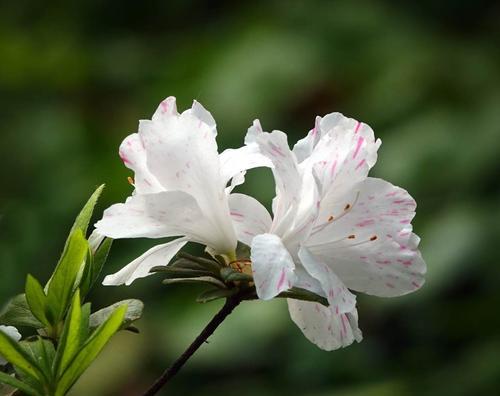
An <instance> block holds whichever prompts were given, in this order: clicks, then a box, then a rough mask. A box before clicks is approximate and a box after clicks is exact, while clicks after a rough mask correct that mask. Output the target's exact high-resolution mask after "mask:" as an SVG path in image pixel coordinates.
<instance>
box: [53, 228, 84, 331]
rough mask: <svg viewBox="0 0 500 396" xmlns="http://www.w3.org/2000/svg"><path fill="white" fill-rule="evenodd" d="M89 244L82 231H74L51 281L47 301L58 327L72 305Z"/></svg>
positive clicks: (54, 322) (54, 323)
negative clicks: (72, 298)
mask: <svg viewBox="0 0 500 396" xmlns="http://www.w3.org/2000/svg"><path fill="white" fill-rule="evenodd" d="M88 249H89V247H88V242H87V240H86V239H85V238H84V237H83V233H82V231H81V230H80V229H77V230H75V231H73V233H72V234H71V236H70V239H69V243H68V246H67V248H66V249H65V252H64V253H63V256H62V258H61V261H60V262H59V265H58V267H57V268H56V271H55V272H54V275H53V276H52V279H51V281H50V284H49V287H48V291H47V300H48V306H49V310H50V312H51V313H52V315H53V316H54V317H53V318H49V320H50V319H52V321H51V323H52V324H53V325H56V324H57V323H58V322H59V321H60V320H61V319H62V317H63V316H64V313H65V312H66V310H67V308H68V305H69V303H70V299H71V294H72V293H73V289H74V287H75V281H76V278H77V276H78V273H79V271H80V268H81V266H82V264H83V261H84V260H85V257H86V255H87V251H88Z"/></svg>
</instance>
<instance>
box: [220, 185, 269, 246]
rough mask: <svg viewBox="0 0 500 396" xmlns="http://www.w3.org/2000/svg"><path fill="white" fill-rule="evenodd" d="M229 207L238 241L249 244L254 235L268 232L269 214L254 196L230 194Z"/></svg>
mask: <svg viewBox="0 0 500 396" xmlns="http://www.w3.org/2000/svg"><path fill="white" fill-rule="evenodd" d="M229 208H230V210H231V212H230V214H231V219H232V220H233V225H234V229H235V231H236V236H237V237H238V240H239V241H241V242H243V243H245V244H247V245H248V246H250V245H251V244H252V239H253V238H254V236H256V235H259V234H265V233H266V232H269V230H270V228H271V224H272V219H271V215H270V214H269V212H268V211H267V209H266V208H265V207H264V206H263V205H262V204H261V203H260V202H259V201H257V200H256V199H255V198H253V197H250V196H248V195H245V194H231V195H230V196H229Z"/></svg>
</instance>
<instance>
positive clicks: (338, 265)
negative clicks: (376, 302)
mask: <svg viewBox="0 0 500 396" xmlns="http://www.w3.org/2000/svg"><path fill="white" fill-rule="evenodd" d="M246 143H247V144H248V145H255V144H256V145H258V147H259V150H260V151H261V153H262V154H263V155H265V156H266V157H268V158H269V159H270V160H271V161H272V163H273V174H274V177H275V180H276V197H275V199H274V200H273V215H274V217H273V218H271V216H270V215H269V213H268V212H267V210H266V209H265V208H264V207H263V206H262V205H261V204H260V203H259V202H258V201H256V200H255V199H253V198H251V197H248V196H243V195H238V194H233V195H232V196H231V197H230V207H231V213H232V214H233V221H234V222H235V227H236V229H237V231H238V239H239V240H241V241H242V242H244V243H246V244H248V245H249V246H251V262H252V264H251V265H252V272H253V278H254V281H255V287H256V290H257V294H258V296H259V298H261V299H263V300H268V299H271V298H273V297H275V296H277V295H278V294H280V293H282V292H284V291H286V290H288V289H290V288H292V287H298V288H302V289H306V290H309V291H312V292H314V293H316V294H319V295H320V296H323V297H325V298H326V299H327V300H328V307H326V306H324V305H322V304H319V303H314V302H307V301H300V300H296V299H288V307H289V312H290V316H291V318H292V320H293V321H294V322H295V323H296V324H297V325H298V326H299V328H300V329H301V330H302V332H303V333H304V335H305V336H306V337H307V338H308V339H309V340H310V341H312V342H313V343H315V344H317V345H318V346H319V347H320V348H322V349H325V350H333V349H336V348H339V347H343V346H346V345H349V344H351V343H352V342H353V341H354V340H357V341H360V340H361V338H362V337H361V331H360V330H359V328H358V323H357V320H358V315H357V310H356V296H355V295H354V294H353V293H352V292H351V291H350V290H352V291H356V292H363V293H367V294H371V295H375V296H380V297H394V296H400V295H403V294H406V293H410V292H412V291H414V290H417V289H418V288H420V287H421V286H422V284H423V282H424V280H423V275H424V273H425V271H426V266H425V263H424V261H423V260H422V257H421V255H420V253H419V251H418V243H419V238H418V237H417V236H416V235H415V234H413V233H412V226H411V220H412V218H413V216H414V215H415V208H416V204H415V201H414V200H413V198H412V197H411V196H410V195H409V194H408V193H407V192H406V191H405V190H403V189H401V188H398V187H395V186H393V185H392V184H390V183H388V182H386V181H384V180H381V179H376V178H371V177H368V172H369V170H370V168H371V167H372V166H373V165H374V164H375V162H376V160H377V150H378V148H379V146H380V140H375V137H374V133H373V130H372V129H371V128H370V127H369V126H368V125H366V124H364V123H361V122H358V121H356V120H354V119H351V118H347V117H344V116H343V115H342V114H340V113H332V114H328V115H327V116H325V117H323V118H321V117H317V119H316V123H315V127H314V128H313V129H312V130H311V131H310V132H309V134H308V135H307V136H306V137H305V138H304V139H302V140H300V141H299V142H298V143H297V144H296V145H295V146H294V148H293V150H290V149H289V146H288V142H287V136H286V135H285V134H284V133H283V132H280V131H273V132H272V133H267V132H263V131H262V128H261V126H260V123H259V122H258V121H255V122H254V124H253V126H252V127H251V128H250V129H249V131H248V134H247V137H246Z"/></svg>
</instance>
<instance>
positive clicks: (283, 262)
mask: <svg viewBox="0 0 500 396" xmlns="http://www.w3.org/2000/svg"><path fill="white" fill-rule="evenodd" d="M251 260H252V271H253V278H254V281H255V288H256V289H257V295H258V296H259V298H260V299H262V300H270V299H272V298H273V297H275V296H277V295H278V294H280V293H281V292H282V291H285V290H288V289H290V288H291V287H292V285H293V284H294V283H295V279H296V277H295V274H294V268H295V264H294V263H293V259H292V257H291V256H290V253H288V251H287V250H286V248H285V246H283V243H282V241H281V239H280V238H279V237H278V236H276V235H273V234H261V235H257V236H256V237H254V238H253V240H252V249H251Z"/></svg>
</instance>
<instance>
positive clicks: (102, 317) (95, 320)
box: [89, 299, 144, 329]
mask: <svg viewBox="0 0 500 396" xmlns="http://www.w3.org/2000/svg"><path fill="white" fill-rule="evenodd" d="M122 305H126V306H127V312H126V313H125V317H124V318H123V323H122V326H121V327H120V328H121V329H124V328H127V327H129V326H130V324H131V323H132V322H135V321H136V320H138V319H140V318H141V316H142V311H143V309H144V303H143V302H142V301H141V300H135V299H130V300H123V301H120V302H117V303H115V304H112V305H110V306H108V307H106V308H103V309H100V310H99V311H97V312H94V313H93V314H92V315H90V321H89V326H90V328H91V329H93V328H96V327H98V326H100V325H101V324H102V323H104V322H105V321H106V320H107V319H108V318H109V317H110V316H111V314H112V313H113V312H114V311H115V310H116V308H118V307H120V306H122Z"/></svg>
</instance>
